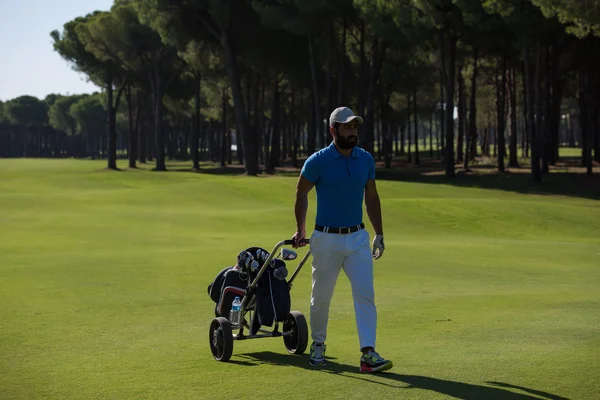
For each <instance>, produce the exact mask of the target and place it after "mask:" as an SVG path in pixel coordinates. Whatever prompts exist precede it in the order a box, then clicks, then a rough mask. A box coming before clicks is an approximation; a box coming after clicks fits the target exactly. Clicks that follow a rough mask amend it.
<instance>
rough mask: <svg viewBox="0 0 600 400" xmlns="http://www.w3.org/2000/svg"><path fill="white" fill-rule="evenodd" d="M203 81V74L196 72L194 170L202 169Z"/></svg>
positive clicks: (193, 142)
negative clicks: (201, 120)
mask: <svg viewBox="0 0 600 400" xmlns="http://www.w3.org/2000/svg"><path fill="white" fill-rule="evenodd" d="M201 82H202V75H201V73H200V72H197V73H196V79H195V82H194V117H193V120H192V121H193V126H192V143H191V145H190V147H191V151H192V169H193V170H194V171H199V170H200V157H199V153H198V138H199V137H200V117H201V114H200V107H201V103H200V89H201V87H200V85H201Z"/></svg>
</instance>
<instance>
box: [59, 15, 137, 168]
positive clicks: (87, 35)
mask: <svg viewBox="0 0 600 400" xmlns="http://www.w3.org/2000/svg"><path fill="white" fill-rule="evenodd" d="M107 14H108V13H106V12H100V11H96V12H94V13H91V14H88V15H86V16H85V17H78V18H76V19H74V20H73V21H70V22H67V23H66V24H65V25H64V27H63V32H62V34H61V33H59V32H58V31H57V30H55V31H52V32H51V34H50V35H51V37H52V38H53V40H54V50H56V51H57V52H58V53H59V54H60V55H61V57H63V58H64V59H65V60H67V61H69V62H70V63H71V64H72V66H73V68H74V69H75V70H76V71H79V72H83V73H85V74H86V75H87V76H88V78H89V79H90V80H91V81H92V82H94V83H95V84H96V85H98V86H100V87H103V88H104V90H105V91H106V94H107V96H106V109H107V117H108V124H107V128H108V129H107V142H108V156H107V164H108V168H110V169H117V131H116V122H115V119H116V112H117V110H118V108H119V102H120V99H121V94H122V92H123V89H124V87H125V80H124V79H123V70H122V67H121V65H120V64H119V63H118V62H116V60H114V59H113V58H111V57H109V56H108V55H107V54H106V53H104V52H103V51H104V50H105V46H104V47H103V46H101V45H99V43H98V40H96V39H97V38H96V37H94V36H93V34H92V33H91V32H92V31H94V28H95V31H96V32H97V31H98V30H99V29H101V27H104V28H105V29H110V28H111V27H110V25H107V24H105V22H106V21H107ZM116 83H120V87H119V88H118V89H117V96H116V99H115V98H114V96H113V91H114V90H115V89H116V88H115V84H116Z"/></svg>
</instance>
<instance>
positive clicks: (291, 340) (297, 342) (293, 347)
mask: <svg viewBox="0 0 600 400" xmlns="http://www.w3.org/2000/svg"><path fill="white" fill-rule="evenodd" d="M283 331H284V332H288V331H290V332H291V334H290V335H287V336H284V337H283V343H284V344H285V347H286V349H287V351H288V352H289V353H290V354H302V353H304V351H305V350H306V346H307V345H308V325H307V324H306V318H304V315H302V313H301V312H300V311H292V312H290V313H289V315H288V318H287V320H286V321H285V322H284V323H283Z"/></svg>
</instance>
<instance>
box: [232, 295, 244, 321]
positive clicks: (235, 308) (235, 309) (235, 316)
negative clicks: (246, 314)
mask: <svg viewBox="0 0 600 400" xmlns="http://www.w3.org/2000/svg"><path fill="white" fill-rule="evenodd" d="M241 309H242V302H241V301H240V298H239V297H238V296H235V299H233V303H231V311H230V312H229V323H230V324H231V325H232V326H239V325H240V320H241V317H242V316H241V315H240V314H241Z"/></svg>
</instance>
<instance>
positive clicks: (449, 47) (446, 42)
mask: <svg viewBox="0 0 600 400" xmlns="http://www.w3.org/2000/svg"><path fill="white" fill-rule="evenodd" d="M442 45H443V46H444V55H445V60H444V65H445V77H444V80H445V81H446V110H447V112H448V114H447V116H446V118H445V122H446V126H445V131H446V149H445V150H446V151H445V160H444V161H445V164H446V177H454V176H455V175H456V173H455V171H454V116H453V114H454V80H455V76H454V75H455V73H454V71H455V62H456V37H455V35H454V31H453V30H452V29H450V30H447V31H446V32H443V34H442Z"/></svg>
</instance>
